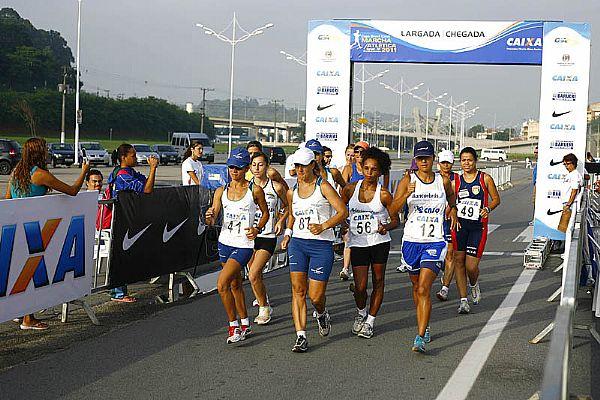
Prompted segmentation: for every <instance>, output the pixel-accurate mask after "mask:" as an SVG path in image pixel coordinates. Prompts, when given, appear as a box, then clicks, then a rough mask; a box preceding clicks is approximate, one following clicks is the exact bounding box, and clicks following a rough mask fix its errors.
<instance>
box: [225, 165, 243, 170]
mask: <svg viewBox="0 0 600 400" xmlns="http://www.w3.org/2000/svg"><path fill="white" fill-rule="evenodd" d="M227 168H229V169H233V170H236V171H241V170H243V169H244V168H243V167H236V166H235V165H228V166H227Z"/></svg>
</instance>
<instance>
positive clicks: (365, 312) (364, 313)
mask: <svg viewBox="0 0 600 400" xmlns="http://www.w3.org/2000/svg"><path fill="white" fill-rule="evenodd" d="M357 310H358V314H359V315H360V316H361V317H363V318H366V317H367V307H365V308H363V309H362V310H361V309H360V308H357Z"/></svg>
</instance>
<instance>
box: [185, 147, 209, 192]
mask: <svg viewBox="0 0 600 400" xmlns="http://www.w3.org/2000/svg"><path fill="white" fill-rule="evenodd" d="M203 151H204V147H203V146H202V143H200V142H193V143H192V144H191V145H190V147H188V149H187V150H186V151H185V153H183V158H184V161H183V163H181V184H182V185H183V186H190V185H199V184H200V183H201V182H202V175H203V174H204V169H203V168H202V163H201V162H200V157H202V152H203Z"/></svg>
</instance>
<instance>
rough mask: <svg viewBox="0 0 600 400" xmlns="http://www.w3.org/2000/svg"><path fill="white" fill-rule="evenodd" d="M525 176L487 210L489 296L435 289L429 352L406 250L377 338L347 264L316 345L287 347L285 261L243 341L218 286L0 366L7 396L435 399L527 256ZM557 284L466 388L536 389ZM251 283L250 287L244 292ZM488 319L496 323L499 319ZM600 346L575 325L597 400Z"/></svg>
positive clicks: (332, 289)
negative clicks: (229, 340) (264, 311)
mask: <svg viewBox="0 0 600 400" xmlns="http://www.w3.org/2000/svg"><path fill="white" fill-rule="evenodd" d="M527 175H528V172H527V171H525V170H518V171H516V172H515V179H514V181H515V182H520V183H518V184H517V185H515V187H514V188H513V189H510V190H507V191H504V192H501V196H502V201H503V204H502V206H501V207H500V208H499V209H498V210H496V211H495V212H494V213H493V214H492V218H491V223H492V224H495V225H498V226H496V228H495V230H494V231H493V232H492V233H491V234H490V236H489V239H488V246H487V251H488V252H490V253H488V255H484V258H483V261H482V263H481V270H482V272H481V280H480V282H481V288H482V296H483V300H482V303H481V304H480V305H478V306H474V307H473V312H472V313H471V314H470V315H460V316H459V315H458V314H457V301H456V292H455V288H454V286H453V287H452V288H451V291H450V297H451V300H450V301H448V302H446V303H439V302H438V301H437V300H435V299H434V300H433V306H434V309H433V312H432V319H431V327H432V339H433V340H432V342H431V343H430V344H429V345H428V346H427V349H428V352H427V354H425V355H423V354H416V353H413V352H412V351H411V349H410V348H411V345H412V340H413V339H414V335H415V331H416V326H415V325H416V321H415V313H414V309H413V304H412V299H411V294H410V282H409V279H408V276H407V275H405V274H400V273H397V272H395V266H396V265H397V264H398V262H399V256H398V255H397V254H393V255H392V256H391V257H390V261H389V264H388V265H389V267H388V271H387V274H386V291H385V298H384V302H383V306H382V309H381V311H380V314H379V316H378V317H377V320H376V322H375V336H374V337H373V338H372V339H370V340H366V339H361V338H358V337H356V336H354V335H352V334H351V333H350V329H351V325H352V320H353V317H354V313H355V306H354V301H353V298H352V296H351V293H350V292H349V291H348V284H347V283H345V282H340V281H339V280H338V279H337V272H339V269H340V265H339V264H340V263H339V262H338V263H336V265H335V266H334V274H332V278H331V281H330V284H329V287H328V289H327V296H328V297H327V303H328V308H329V310H330V312H331V315H332V324H333V326H332V332H331V334H330V336H329V337H327V338H322V337H320V336H319V335H318V333H317V328H316V323H315V322H314V320H313V319H312V318H309V323H308V328H307V330H308V340H309V345H310V348H309V352H308V353H306V354H295V353H292V352H291V351H290V349H291V347H292V344H293V342H294V339H295V335H294V328H293V323H292V320H291V315H290V285H289V278H288V273H287V271H279V272H275V273H273V274H271V275H269V276H268V277H267V279H266V285H267V288H268V292H269V297H270V299H271V301H272V303H273V304H274V306H275V314H274V319H273V320H272V322H271V323H270V324H269V325H267V326H264V327H259V326H255V335H254V336H253V337H250V338H248V339H247V340H246V341H244V342H241V343H239V344H236V345H227V344H226V343H225V339H226V318H225V314H224V312H223V310H222V306H221V303H220V300H219V297H218V296H217V295H210V296H206V297H202V298H197V299H194V300H190V301H188V302H182V303H181V304H180V305H177V306H174V307H170V308H168V309H166V310H164V311H162V312H159V313H157V314H154V315H152V316H149V317H147V318H145V319H140V320H134V321H132V322H130V323H124V324H122V325H121V326H120V327H119V328H117V329H114V330H112V331H109V332H107V333H106V334H104V335H102V336H97V337H93V338H90V339H88V340H83V341H79V342H74V343H72V344H71V345H70V346H69V347H67V348H66V349H64V350H59V351H57V352H55V353H53V354H50V355H47V356H44V357H41V358H39V359H37V360H35V361H30V362H27V363H23V364H20V365H17V366H15V367H13V368H11V369H8V370H6V371H4V372H2V373H0V394H1V395H0V397H1V398H2V399H21V398H29V399H38V398H40V399H41V398H44V399H57V398H64V399H84V398H85V399H107V398H130V399H148V398H167V397H171V398H186V399H187V398H202V399H205V398H210V399H212V398H227V399H229V398H251V399H252V398H269V399H271V398H274V399H282V398H285V399H287V398H299V397H302V398H307V399H308V398H322V397H325V398H332V399H338V398H344V399H348V398H366V397H375V398H399V399H434V398H436V397H437V396H438V395H439V393H440V392H441V391H442V390H443V388H444V386H445V385H446V383H447V382H448V380H449V379H450V378H451V377H452V375H453V374H454V372H455V370H456V369H457V366H458V365H459V363H460V362H461V360H463V357H465V354H467V353H469V355H468V356H467V357H471V356H472V355H473V354H472V352H469V351H468V350H469V348H470V346H471V345H472V344H473V343H474V341H475V342H477V343H480V340H481V338H479V339H477V338H478V335H479V333H480V331H481V330H482V328H483V327H484V326H485V325H486V323H487V322H488V320H490V318H491V317H492V315H493V314H494V312H495V311H496V310H497V309H498V307H499V306H500V305H501V303H502V302H503V300H505V298H506V296H507V294H508V293H509V291H510V290H511V288H512V287H513V285H514V284H515V282H516V281H517V279H518V278H519V276H520V275H521V273H522V272H523V268H522V258H521V257H520V256H519V255H518V254H519V253H520V252H522V251H523V249H524V248H525V246H526V244H527V243H526V241H527V239H521V241H518V238H519V237H523V231H524V230H525V229H526V228H527V223H528V221H529V220H530V219H531V204H530V186H529V184H528V182H527ZM400 236H401V231H398V232H394V235H393V237H394V240H393V250H399V246H400V240H399V239H400ZM516 239H517V241H515V240H516ZM559 284H560V276H559V275H556V274H554V273H552V270H551V269H544V270H541V271H539V272H537V273H536V274H535V275H534V276H533V279H532V282H531V284H530V285H529V287H528V288H527V290H526V292H525V294H524V296H523V299H522V300H521V301H520V303H519V305H518V307H516V310H515V311H514V314H512V316H511V317H510V319H509V321H508V324H507V326H506V327H505V328H504V330H502V333H501V334H500V336H499V338H498V340H497V342H496V343H495V346H493V348H492V349H491V352H490V354H489V357H487V359H484V363H483V368H482V369H481V372H480V373H479V374H477V372H476V371H475V369H471V368H470V367H463V368H461V370H459V371H458V375H459V376H463V375H464V376H466V377H468V376H476V379H475V382H474V385H473V387H472V389H470V391H469V394H468V398H470V399H480V398H487V399H529V398H530V397H531V396H532V395H533V394H534V393H535V392H536V391H537V390H538V389H539V386H540V382H541V376H542V372H543V367H544V360H545V357H546V353H547V350H548V341H546V342H543V343H541V344H538V345H530V344H528V343H527V341H528V340H529V339H530V338H532V337H533V336H534V335H535V334H537V333H538V332H539V331H540V330H541V329H543V328H544V327H545V326H546V325H547V324H548V323H549V322H550V321H551V320H552V319H553V317H554V313H555V310H556V303H554V304H550V303H547V302H546V301H545V299H546V298H547V297H548V296H549V295H550V294H551V293H552V292H553V291H554V290H555V289H556V287H558V285H559ZM435 288H436V290H437V289H438V286H437V284H436V287H435ZM250 293H251V291H250V289H249V287H248V285H246V297H247V300H250V299H251V294H250ZM586 307H588V306H586ZM588 309H589V308H588ZM309 310H310V307H309ZM582 312H583V311H582ZM251 314H252V316H254V315H255V310H252V311H251ZM583 317H584V318H585V315H584V316H583ZM488 328H489V326H488ZM491 329H492V330H491V333H492V334H493V333H499V331H500V330H501V326H500V325H498V326H492V327H491ZM599 352H600V351H599V349H598V346H597V345H592V342H591V341H590V340H589V338H588V337H587V336H585V335H583V334H581V335H576V338H575V349H574V356H573V359H574V361H573V365H572V370H573V371H575V373H572V386H571V389H572V392H574V393H577V394H594V395H595V396H596V397H597V398H600V397H599V396H600V393H598V390H599V389H598V387H597V386H598V385H597V384H596V386H595V387H593V385H592V384H591V382H592V379H596V382H598V381H597V379H598V376H597V375H598V370H596V372H594V373H595V374H596V375H595V376H593V377H592V375H591V372H590V369H591V368H590V367H591V366H592V365H597V358H598V354H599ZM593 363H595V364H593ZM592 391H596V393H592Z"/></svg>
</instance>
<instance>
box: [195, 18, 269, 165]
mask: <svg viewBox="0 0 600 400" xmlns="http://www.w3.org/2000/svg"><path fill="white" fill-rule="evenodd" d="M231 25H232V38H231V39H230V38H228V37H227V36H225V35H223V33H222V32H217V31H215V30H214V29H212V28H209V27H207V26H205V25H202V24H196V26H197V27H199V28H202V29H204V33H205V34H207V35H213V36H214V37H216V38H217V39H219V40H221V41H223V42H225V43H229V44H230V45H231V72H230V79H229V148H228V154H231V137H232V133H233V75H234V68H233V67H234V62H235V45H236V44H238V43H241V42H243V41H246V40H248V39H249V38H251V37H252V36H256V35H260V34H262V33H263V32H264V30H265V29H268V28H271V27H273V24H271V23H268V24H266V25H263V26H261V27H259V28H256V29H254V30H253V31H252V32H247V31H246V30H244V28H242V27H241V26H239V25H238V22H237V17H236V15H235V12H234V13H233V20H232V23H231ZM237 27H239V28H240V30H242V31H243V32H245V33H244V35H242V36H240V37H239V38H236V36H235V34H236V28H237Z"/></svg>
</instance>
